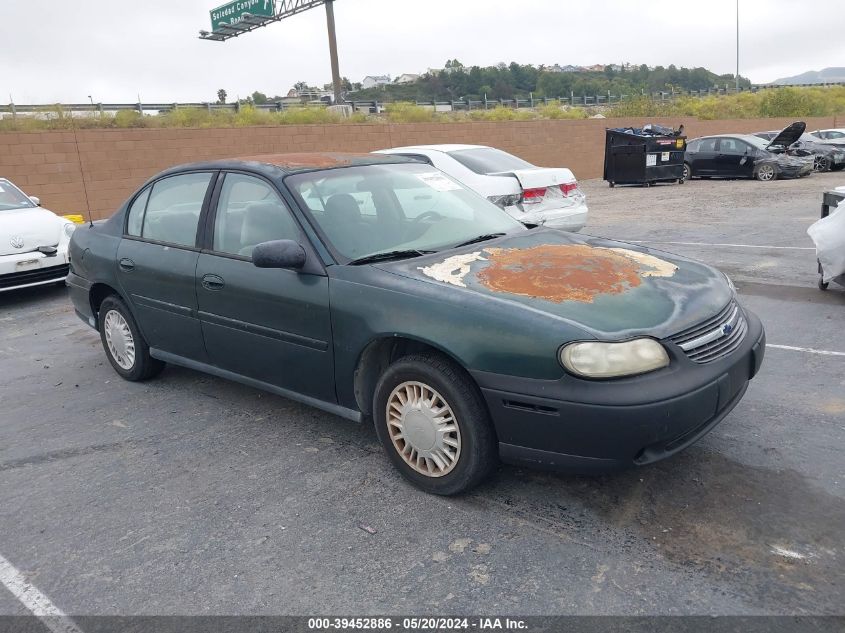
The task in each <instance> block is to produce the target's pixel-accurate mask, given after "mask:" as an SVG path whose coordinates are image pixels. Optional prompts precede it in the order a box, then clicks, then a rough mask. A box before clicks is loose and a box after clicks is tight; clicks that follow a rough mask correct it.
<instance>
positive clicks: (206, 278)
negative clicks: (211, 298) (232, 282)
mask: <svg viewBox="0 0 845 633" xmlns="http://www.w3.org/2000/svg"><path fill="white" fill-rule="evenodd" d="M202 287H203V288H205V289H206V290H211V291H217V290H223V288H225V287H226V282H225V281H223V277H220V276H219V275H203V277H202Z"/></svg>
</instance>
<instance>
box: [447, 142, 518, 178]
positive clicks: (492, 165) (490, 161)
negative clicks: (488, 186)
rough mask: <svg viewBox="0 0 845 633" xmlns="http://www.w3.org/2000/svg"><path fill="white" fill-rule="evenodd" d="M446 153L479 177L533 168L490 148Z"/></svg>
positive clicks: (509, 155) (514, 157) (505, 153)
mask: <svg viewBox="0 0 845 633" xmlns="http://www.w3.org/2000/svg"><path fill="white" fill-rule="evenodd" d="M447 153H448V154H449V156H451V157H452V158H454V159H455V160H456V161H458V162H459V163H460V164H461V165H463V166H464V167H466V168H467V169H470V170H472V171H474V172H475V173H476V174H481V175H487V174H497V173H500V172H503V171H514V170H517V169H533V168H534V165H532V164H531V163H527V162H525V161H524V160H522V159H521V158H517V157H516V156H514V155H513V154H508V153H507V152H503V151H502V150H500V149H494V148H492V147H480V148H476V149H461V150H455V151H453V152H447Z"/></svg>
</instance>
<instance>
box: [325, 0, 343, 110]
mask: <svg viewBox="0 0 845 633" xmlns="http://www.w3.org/2000/svg"><path fill="white" fill-rule="evenodd" d="M326 25H327V26H328V29H329V55H330V56H331V61H332V84H333V85H334V102H335V105H337V104H339V103H340V92H341V85H340V64H339V63H338V61H337V35H336V34H335V27H334V0H326Z"/></svg>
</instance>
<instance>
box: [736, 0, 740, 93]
mask: <svg viewBox="0 0 845 633" xmlns="http://www.w3.org/2000/svg"><path fill="white" fill-rule="evenodd" d="M736 91H737V92H739V0H736Z"/></svg>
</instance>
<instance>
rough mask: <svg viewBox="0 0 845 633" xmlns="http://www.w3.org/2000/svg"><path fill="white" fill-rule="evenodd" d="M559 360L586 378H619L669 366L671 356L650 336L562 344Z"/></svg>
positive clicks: (569, 369) (574, 372) (568, 369)
mask: <svg viewBox="0 0 845 633" xmlns="http://www.w3.org/2000/svg"><path fill="white" fill-rule="evenodd" d="M560 362H561V364H562V365H563V366H564V367H565V368H566V370H567V371H569V372H570V373H573V374H575V375H576V376H581V377H583V378H618V377H620V376H636V375H637V374H644V373H646V372H649V371H654V370H655V369H660V368H661V367H666V366H667V365H669V355H668V354H667V353H666V350H665V349H664V348H663V346H662V345H661V344H660V343H658V342H657V341H655V340H654V339H650V338H638V339H634V340H632V341H625V342H623V343H602V342H599V341H584V342H581V343H571V344H569V345H567V346H565V347H563V348H562V349H561V350H560Z"/></svg>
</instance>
